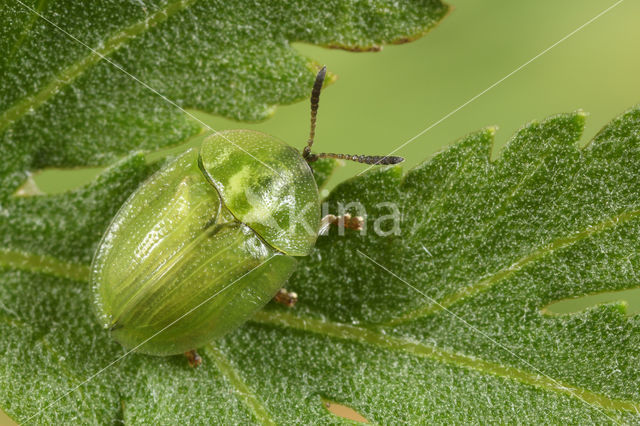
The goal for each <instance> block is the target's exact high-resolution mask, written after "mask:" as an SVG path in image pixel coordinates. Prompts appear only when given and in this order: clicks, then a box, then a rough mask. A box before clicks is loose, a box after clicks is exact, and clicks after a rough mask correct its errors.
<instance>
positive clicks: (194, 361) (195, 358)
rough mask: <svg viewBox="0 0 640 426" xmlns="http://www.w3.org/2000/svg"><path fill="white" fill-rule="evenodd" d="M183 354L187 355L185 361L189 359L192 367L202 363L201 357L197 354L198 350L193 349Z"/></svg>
mask: <svg viewBox="0 0 640 426" xmlns="http://www.w3.org/2000/svg"><path fill="white" fill-rule="evenodd" d="M184 356H186V357H187V361H189V365H190V366H191V367H193V368H196V367H197V366H199V365H200V364H202V358H200V355H198V352H196V350H195V349H192V350H190V351H188V352H185V353H184Z"/></svg>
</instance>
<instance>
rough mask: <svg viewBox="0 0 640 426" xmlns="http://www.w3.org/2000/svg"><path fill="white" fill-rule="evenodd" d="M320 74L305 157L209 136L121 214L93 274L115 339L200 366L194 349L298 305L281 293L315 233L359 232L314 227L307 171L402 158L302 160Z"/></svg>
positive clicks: (353, 221) (278, 147) (316, 215)
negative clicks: (269, 306) (258, 316)
mask: <svg viewBox="0 0 640 426" xmlns="http://www.w3.org/2000/svg"><path fill="white" fill-rule="evenodd" d="M325 72H326V69H325V68H324V67H323V68H322V69H321V70H320V71H319V72H318V75H317V76H316V81H315V83H314V86H313V90H312V94H311V131H310V135H309V140H308V142H307V145H306V146H305V147H304V149H303V151H302V153H300V152H299V151H298V150H296V149H294V148H292V147H290V146H289V145H287V144H285V143H284V142H282V141H280V140H278V139H276V138H274V137H272V136H269V135H266V134H263V133H260V132H255V131H249V130H230V131H224V132H220V133H216V134H214V135H212V136H210V137H208V138H207V139H205V140H204V142H203V143H202V146H201V147H200V149H195V148H192V149H190V150H188V151H186V152H185V153H183V154H182V155H180V156H179V157H177V158H176V159H174V160H173V161H171V162H170V163H168V164H167V165H165V166H164V167H163V168H161V169H160V170H159V171H157V172H156V173H155V174H154V175H152V176H151V177H150V178H149V179H148V180H146V181H145V182H144V183H143V184H142V185H140V187H139V188H138V189H137V190H136V191H135V192H134V193H133V194H132V195H131V196H130V197H129V199H128V200H127V201H126V202H125V203H124V205H123V206H122V207H121V208H120V210H119V211H118V213H117V214H116V216H115V218H114V219H113V221H112V222H111V224H110V226H109V228H108V229H107V231H106V232H105V234H104V236H103V237H102V240H101V242H100V244H99V246H98V249H97V251H96V254H95V257H94V259H93V263H92V265H91V283H92V286H93V289H94V293H95V301H96V307H97V311H98V316H99V318H100V321H101V323H102V325H103V326H104V327H105V328H107V329H109V330H110V332H111V335H112V337H113V338H114V339H115V340H116V341H118V342H119V343H121V344H122V345H123V346H124V347H126V348H127V349H129V350H134V351H137V352H141V353H146V354H151V355H174V354H180V353H185V354H187V356H188V357H189V361H190V363H191V364H192V365H197V364H198V363H199V362H200V361H199V360H200V359H199V357H198V355H197V353H196V352H195V348H198V347H201V346H203V345H205V344H206V343H208V342H210V341H212V340H213V339H215V338H217V337H220V336H222V335H223V334H225V333H227V332H229V331H230V330H233V329H234V328H236V327H238V326H239V325H241V324H242V323H243V322H245V321H246V320H247V319H249V318H250V317H251V316H252V314H254V313H255V312H256V311H257V310H259V309H261V308H262V307H263V306H264V305H265V304H266V303H267V302H269V300H271V299H272V298H274V299H275V300H276V301H277V302H280V303H282V304H285V305H289V306H291V305H293V304H294V303H295V301H296V298H297V295H295V293H288V292H287V291H286V290H284V289H282V286H283V284H284V283H285V282H286V281H287V279H288V278H289V276H290V275H291V273H292V272H293V270H294V268H295V264H296V260H295V257H298V256H306V255H308V254H309V253H310V251H311V249H312V248H313V246H314V245H315V241H316V238H317V236H318V233H319V231H320V228H321V226H323V224H325V225H328V224H337V223H338V222H340V223H341V224H343V225H342V226H346V227H352V228H356V229H357V228H358V226H359V225H360V224H361V223H360V220H361V219H359V218H350V217H346V218H337V217H336V216H332V215H329V216H327V217H326V218H324V219H321V218H320V197H319V194H318V188H317V186H316V183H315V180H314V177H313V171H312V169H311V167H310V165H309V163H312V162H314V161H316V160H318V159H319V158H324V157H328V158H343V159H348V160H352V161H358V162H361V163H367V164H395V163H399V162H401V161H402V158H400V157H380V156H352V155H343V154H329V153H322V154H314V153H311V147H312V145H313V140H314V134H315V123H316V115H317V110H318V103H319V98H320V91H321V88H322V84H323V82H324V77H325ZM344 219H346V220H344Z"/></svg>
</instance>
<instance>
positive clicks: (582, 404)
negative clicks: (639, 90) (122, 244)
mask: <svg viewBox="0 0 640 426" xmlns="http://www.w3.org/2000/svg"><path fill="white" fill-rule="evenodd" d="M583 121H584V115H583V114H582V113H574V114H565V115H559V116H554V117H551V118H549V119H547V120H544V121H542V122H534V123H531V124H529V125H527V126H525V127H524V128H522V130H520V131H519V132H518V133H517V134H516V135H515V136H514V137H513V139H512V140H511V141H510V143H509V144H508V146H507V147H506V148H505V149H504V150H503V151H502V152H501V153H500V154H499V156H498V158H497V159H495V160H491V159H490V151H491V146H492V145H491V144H492V139H493V130H492V129H487V130H483V131H480V132H477V133H475V134H472V135H469V136H467V137H465V138H463V139H462V140H461V141H459V142H458V143H457V144H455V145H454V146H452V147H451V148H450V149H448V150H447V151H445V152H443V153H441V154H439V155H437V156H436V157H434V158H433V159H431V160H430V161H427V162H425V163H424V164H422V165H420V166H418V167H417V168H415V169H413V170H411V171H409V172H408V173H407V174H406V175H404V176H403V175H402V173H401V170H400V168H399V167H392V168H387V169H381V170H377V171H374V172H371V173H367V174H365V175H363V176H362V177H359V178H355V179H352V180H350V181H347V182H345V183H343V184H341V185H339V186H338V187H337V188H336V189H335V190H334V191H333V192H332V193H331V194H330V196H329V198H328V202H329V204H330V206H331V207H330V208H332V209H335V210H336V211H337V210H339V209H340V205H341V204H342V205H345V204H347V203H350V202H356V201H357V202H359V203H361V205H362V206H364V208H365V209H366V214H367V226H368V229H367V232H366V234H364V233H358V232H355V231H347V232H346V234H345V235H339V233H338V231H337V230H335V229H334V230H332V231H331V232H330V234H329V235H328V236H326V237H321V239H320V240H319V242H318V245H317V247H316V249H315V251H314V252H313V254H312V255H311V256H310V257H308V258H306V259H304V260H302V261H301V262H300V267H299V269H298V270H297V272H296V273H295V275H294V276H293V277H292V279H291V280H290V282H289V283H288V284H287V287H288V288H290V289H292V290H295V291H297V292H298V293H299V294H300V296H301V300H300V302H299V304H298V305H296V307H295V308H293V309H286V308H281V307H278V306H268V307H267V308H266V309H265V310H264V311H262V312H260V313H259V314H258V315H257V316H256V317H255V318H254V319H253V320H251V321H250V322H249V323H247V324H246V325H245V326H243V327H242V328H241V329H239V330H237V331H235V332H233V333H231V334H229V335H228V336H227V337H225V338H223V339H222V340H219V341H216V342H213V343H212V344H211V345H209V346H208V347H205V348H202V349H201V353H202V355H203V358H204V365H203V366H201V367H200V368H197V369H192V368H190V367H188V366H187V363H186V361H185V360H184V359H183V358H181V357H170V358H155V357H149V356H143V355H136V354H132V355H129V356H126V357H124V358H123V359H121V360H119V361H117V362H116V363H114V364H113V365H110V363H111V362H113V361H114V360H117V359H118V358H119V357H120V356H122V355H123V354H124V350H123V349H122V348H121V347H119V346H118V344H116V343H114V342H113V341H111V340H110V339H109V337H108V336H107V334H106V333H105V332H104V331H103V330H101V329H100V328H99V326H98V324H97V321H96V320H95V318H94V314H93V312H92V308H91V290H90V289H89V288H87V283H86V275H87V265H86V262H88V260H89V258H90V256H91V248H92V247H93V244H95V239H96V238H97V237H98V236H99V234H100V232H101V230H102V229H103V228H104V226H105V225H106V221H107V220H108V218H109V217H110V216H111V214H112V213H113V212H115V211H116V210H117V208H118V207H119V205H120V203H121V202H122V201H123V199H124V197H125V196H126V194H127V193H128V192H130V191H131V190H132V189H133V188H134V187H135V185H136V184H137V183H138V182H140V181H141V180H142V179H143V178H144V177H145V176H147V175H148V174H149V173H150V172H151V169H152V168H153V167H151V166H149V165H147V164H146V163H145V161H144V159H143V157H142V156H141V155H134V156H132V157H129V158H127V159H125V160H123V161H122V162H120V163H118V164H116V165H115V166H113V167H112V168H110V169H109V170H107V171H106V172H105V173H104V174H103V175H101V176H100V178H99V179H98V180H97V181H96V182H95V183H93V184H92V185H90V186H88V187H85V188H82V189H80V190H77V191H74V192H70V193H67V194H62V195H56V196H36V197H26V198H20V199H15V200H13V203H14V204H13V205H12V214H11V216H10V217H15V218H16V219H15V220H14V221H13V222H3V225H2V230H1V233H2V235H3V240H4V241H3V243H4V247H5V248H7V249H6V250H5V251H4V252H3V253H2V256H1V258H0V260H1V262H2V264H3V265H4V266H3V271H2V281H1V283H2V285H1V286H0V314H1V315H0V329H1V334H0V336H2V338H1V344H2V347H3V350H4V356H3V357H2V361H1V364H0V372H1V374H0V381H1V386H0V388H1V389H2V394H1V402H2V406H3V408H4V409H5V410H6V411H7V412H8V413H10V414H11V415H13V416H15V417H16V418H17V419H22V420H24V419H27V418H29V416H30V415H34V414H36V413H37V416H36V417H35V418H34V419H33V420H37V421H39V422H44V423H49V422H61V421H80V420H81V421H83V422H110V421H115V420H118V419H121V420H124V421H125V422H154V421H161V422H164V423H173V422H184V421H191V422H196V423H197V422H202V421H205V420H204V419H215V420H216V421H221V422H225V423H229V422H232V423H237V422H257V423H271V422H277V423H289V422H304V423H308V422H322V423H324V422H335V423H339V422H341V421H342V419H340V418H338V417H335V416H334V415H333V414H331V413H330V412H329V411H327V410H326V408H325V405H324V404H325V402H326V401H333V402H337V403H340V404H343V405H346V406H348V407H351V408H353V409H354V410H356V411H357V412H358V413H360V414H361V415H363V416H364V417H365V418H366V419H368V420H369V421H373V422H381V423H386V422H425V421H426V422H481V421H483V420H486V419H493V420H495V421H499V422H505V423H521V422H531V423H534V422H539V421H544V420H546V421H550V422H553V423H555V422H568V423H584V422H602V423H617V422H632V423H635V422H638V421H639V420H640V417H639V416H638V410H639V409H640V394H639V393H640V392H639V389H640V374H639V372H640V369H639V367H638V365H639V361H640V321H639V318H638V316H637V315H635V316H631V317H629V316H625V306H624V305H623V304H606V305H601V306H597V307H594V308H590V309H588V310H585V311H583V312H579V313H574V314H569V315H562V316H560V315H549V314H547V313H546V312H545V311H544V307H545V306H546V305H548V304H549V303H550V302H552V301H555V300H558V299H563V298H568V297H578V296H582V295H585V294H590V293H595V292H601V291H611V290H621V289H626V288H632V287H636V286H637V285H638V277H637V275H636V270H637V269H638V267H640V265H639V263H640V258H639V256H638V243H637V241H638V239H639V238H640V183H639V182H640V179H639V177H640V176H639V172H638V165H640V108H634V109H631V110H629V111H627V112H625V113H624V114H623V115H622V116H620V117H618V118H616V119H615V120H613V121H612V122H611V123H610V124H609V125H608V126H607V127H606V128H605V129H603V130H602V131H601V132H600V133H599V134H598V135H597V136H596V137H595V139H594V140H593V141H591V142H590V143H589V144H588V145H587V146H586V147H584V148H579V147H578V145H577V140H578V139H579V137H580V134H581V131H582V127H583ZM323 169H326V167H324V166H323ZM381 202H390V203H395V205H396V206H397V208H398V211H399V212H400V214H401V221H400V222H399V233H397V234H392V235H387V236H381V235H378V234H377V233H376V232H375V229H374V228H375V227H376V225H375V223H376V222H378V224H379V229H380V230H381V231H385V232H388V231H391V230H392V228H390V224H391V221H389V220H388V219H387V218H385V217H386V216H387V215H389V214H390V213H389V212H390V210H391V208H390V207H389V206H388V205H381V204H380V203H381ZM45 212H46V214H45ZM353 213H357V211H353ZM380 222H381V223H380ZM31 229H37V230H38V232H32V231H31ZM78 259H83V260H84V261H83V262H78ZM109 365H110V366H109ZM106 366H109V367H108V368H107V369H106V370H104V371H102V372H100V370H101V369H102V368H104V367H106ZM98 372H100V373H99V374H98V375H97V376H95V377H94V375H95V374H96V373H98ZM88 378H92V379H91V380H89V381H88V382H86V383H84V382H85V380H86V379H88ZM81 383H84V384H82V385H81V386H80V387H79V388H77V389H76V390H74V391H73V392H71V393H69V394H66V395H65V392H66V391H67V390H69V389H74V388H76V387H77V386H78V385H80V384H81ZM62 395H65V396H64V397H63V398H62V399H60V400H58V401H57V402H56V403H55V404H54V405H52V406H48V404H50V403H51V402H53V401H55V400H56V398H58V397H60V396H62ZM39 410H42V411H39Z"/></svg>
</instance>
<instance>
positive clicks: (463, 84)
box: [35, 0, 640, 313]
mask: <svg viewBox="0 0 640 426" xmlns="http://www.w3.org/2000/svg"><path fill="white" fill-rule="evenodd" d="M615 3H616V2H615V1H612V0H572V1H562V2H559V1H557V0H555V1H553V0H538V1H527V2H525V1H507V0H484V1H482V2H480V1H472V0H456V1H455V2H454V3H453V6H454V10H453V11H452V13H451V14H450V15H449V16H448V17H447V18H445V19H444V21H443V22H442V23H441V24H440V26H439V27H437V28H436V29H434V30H433V31H432V32H431V33H430V34H428V35H427V36H425V37H424V38H422V39H420V40H417V41H415V42H412V43H409V44H405V45H399V46H386V47H385V48H384V50H383V51H382V52H379V53H351V52H344V51H338V50H329V49H323V48H320V47H315V46H309V45H302V44H297V45H295V47H296V49H298V50H299V51H300V52H302V53H303V54H304V55H306V56H308V57H310V58H313V59H314V60H316V61H317V62H319V63H322V64H326V65H327V67H328V69H329V70H330V71H331V72H332V73H334V74H337V76H338V80H337V81H336V82H335V83H334V84H333V85H331V86H330V87H329V88H328V89H326V90H325V91H324V92H323V94H322V97H321V102H320V112H319V118H318V130H317V138H316V145H315V148H316V150H318V151H327V152H340V153H343V152H344V153H350V154H387V153H389V152H390V151H391V150H393V149H395V148H396V147H398V146H399V145H401V144H403V143H404V142H406V141H407V140H408V139H410V138H412V137H414V136H415V135H416V134H418V133H420V132H421V131H422V130H424V129H425V128H427V127H429V126H430V125H432V124H433V123H435V122H437V121H438V120H440V119H441V118H443V117H444V116H446V115H447V114H448V113H449V112H451V111H452V110H454V109H456V108H457V107H459V106H460V105H462V104H464V103H465V102H467V101H468V100H470V99H471V98H473V97H474V96H476V95H478V94H479V93H481V92H482V91H484V90H485V89H487V88H488V87H489V86H491V85H492V84H494V83H495V82H497V81H498V80H500V79H501V78H503V77H505V76H506V75H508V74H509V73H511V72H512V71H514V70H515V69H516V68H518V67H519V66H520V65H522V64H524V63H525V62H527V61H529V60H530V59H532V58H533V57H535V56H536V55H538V54H539V53H541V52H542V51H543V50H545V49H546V48H548V47H549V46H551V45H553V44H554V43H556V42H558V41H559V40H561V39H562V38H564V37H565V36H567V35H568V34H569V33H571V32H573V31H574V30H576V29H577V28H578V27H580V26H582V25H583V24H585V23H586V22H587V21H589V20H591V19H592V18H594V17H595V16H596V15H598V14H599V13H600V12H602V11H604V10H605V9H607V8H608V7H610V6H612V5H614V4H615ZM639 22H640V2H638V1H637V0H626V1H623V2H622V3H620V4H619V5H618V6H616V7H615V8H613V9H612V10H611V11H609V12H608V13H606V14H605V15H603V16H601V17H600V18H598V19H597V20H595V21H594V22H592V23H591V24H590V25H588V26H586V27H584V28H583V29H582V30H580V31H579V32H577V33H576V34H574V35H573V36H571V37H570V38H568V39H567V40H565V41H564V42H562V43H560V44H559V45H557V46H556V47H555V48H553V49H552V50H550V51H549V52H547V53H546V54H544V55H543V56H541V57H539V58H538V59H536V60H535V61H533V62H532V63H530V64H528V65H527V66H526V67H524V68H523V69H522V70H520V71H519V72H517V73H515V74H514V75H512V76H510V77H509V78H507V79H506V80H505V81H503V82H502V83H500V84H499V85H497V86H496V87H494V88H493V89H491V90H490V91H488V92H487V93H485V94H484V95H482V96H481V97H479V98H478V99H476V100H475V101H473V102H472V103H470V104H469V105H467V106H466V107H464V108H463V109H461V110H460V111H458V112H456V113H455V114H453V115H452V116H451V117H449V118H447V119H446V120H444V121H443V122H441V123H440V124H438V125H437V126H435V127H434V128H432V129H431V130H430V131H428V132H426V133H425V134H424V135H422V136H420V137H419V138H417V139H415V140H414V141H413V142H412V143H410V144H409V145H407V146H406V147H405V148H403V149H402V150H400V151H399V152H398V153H397V154H398V155H402V156H404V157H405V158H406V159H407V161H406V167H411V166H414V165H416V164H417V163H419V162H421V161H423V160H425V159H427V158H429V157H430V156H432V155H433V154H434V153H435V152H437V151H439V150H441V149H443V148H444V147H446V146H447V145H450V144H451V143H453V142H455V141H456V140H457V139H459V138H460V137H462V136H463V135H465V134H466V133H469V132H471V131H474V130H477V129H479V128H481V127H484V126H488V125H497V126H499V128H500V130H499V132H498V134H497V141H496V142H497V143H496V147H495V151H494V156H495V155H499V150H500V148H501V147H502V146H504V144H505V143H506V142H507V141H508V139H509V138H510V137H511V135H512V134H513V133H514V132H515V131H516V130H517V129H518V128H519V127H521V126H522V125H523V124H525V123H526V122H528V121H531V120H534V119H542V118H544V117H546V116H548V115H551V114H555V113H558V112H568V111H574V110H576V109H583V110H585V111H586V112H588V113H590V117H589V118H588V121H587V127H586V131H585V135H584V138H583V141H582V142H583V143H586V141H588V140H589V139H590V138H591V137H592V136H593V135H594V134H595V133H596V132H597V131H598V130H599V129H600V128H601V127H602V126H603V125H604V124H606V123H607V122H608V121H609V120H611V119H612V118H613V117H615V116H617V115H618V114H620V113H621V112H623V111H624V110H625V109H627V108H629V107H631V106H632V105H634V104H636V103H638V102H640V80H639V76H640V25H638V23H639ZM158 102H161V100H158ZM195 114H196V115H197V116H198V117H199V118H200V119H202V120H204V121H205V122H207V123H208V124H209V125H210V126H211V127H213V128H214V129H216V130H222V129H229V128H251V129H258V130H262V131H264V132H267V133H270V134H273V135H275V136H278V137H280V138H281V139H283V140H285V141H287V142H289V143H290V144H293V145H296V146H299V147H300V148H302V146H303V145H304V143H305V140H306V137H307V134H308V123H309V106H308V101H305V102H300V103H298V104H295V105H289V106H281V107H279V108H277V110H276V112H275V114H274V116H273V117H272V118H270V119H269V120H267V121H265V122H262V123H252V124H247V123H239V122H234V121H230V120H225V119H222V118H219V117H214V116H209V115H207V114H204V113H201V112H195ZM180 149H184V147H182V148H180ZM364 168H365V166H363V165H359V164H346V165H345V167H343V168H342V169H340V170H339V171H338V172H337V173H336V175H335V176H334V178H333V180H332V183H331V184H332V185H335V184H336V183H338V182H340V181H342V180H344V179H346V178H348V177H350V176H353V175H354V174H356V173H358V172H359V171H361V170H364ZM98 171H99V169H85V170H71V171H61V170H49V171H44V172H41V173H37V174H36V175H35V182H36V184H37V185H38V187H39V188H40V189H41V190H42V191H44V192H47V193H54V192H60V191H64V190H67V189H70V188H73V187H77V186H79V185H82V184H83V183H86V182H87V181H88V180H90V179H92V178H93V177H94V176H95V174H96V173H98ZM619 299H625V300H627V301H628V302H629V304H630V309H629V311H630V313H632V312H639V311H640V291H629V292H622V294H606V295H598V296H590V297H588V298H586V300H582V301H580V302H579V303H578V304H576V303H575V301H574V302H568V303H565V304H561V305H559V306H556V307H555V308H554V311H557V312H567V311H571V310H579V309H582V308H584V306H585V304H593V303H596V302H602V301H610V300H619Z"/></svg>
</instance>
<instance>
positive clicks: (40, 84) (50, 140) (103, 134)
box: [0, 0, 448, 200]
mask: <svg viewBox="0 0 640 426" xmlns="http://www.w3.org/2000/svg"><path fill="white" fill-rule="evenodd" d="M447 10H448V7H447V6H446V5H444V4H442V3H441V2H440V1H439V0H410V1H404V2H395V1H391V0H374V1H349V2H346V1H342V0H328V1H312V0H306V1H299V2H295V4H293V3H291V2H286V1H271V0H268V1H267V0H264V1H262V0H259V1H245V0H237V1H224V0H220V1H217V0H202V1H195V0H145V1H130V0H101V1H92V2H91V4H90V5H88V4H85V3H84V2H77V1H55V2H54V1H48V0H9V1H3V3H2V7H1V8H0V52H2V55H0V158H2V162H0V179H1V180H0V200H2V199H6V197H7V196H8V195H9V194H11V193H12V190H13V189H14V188H15V186H16V185H17V184H18V183H20V182H21V181H23V180H24V177H25V173H26V171H28V170H34V169H39V168H43V167H53V166H55V167H69V166H80V165H103V164H108V163H110V162H113V160H114V159H115V158H117V157H120V156H122V155H124V154H126V153H128V152H130V151H131V150H132V149H151V148H153V149H155V148H158V147H161V146H166V145H171V144H176V143H178V142H180V141H183V140H184V139H186V138H188V137H189V136H192V135H194V134H196V133H198V132H200V131H201V127H200V126H199V125H196V124H194V123H193V122H192V121H188V120H187V119H186V116H185V115H184V114H183V113H182V112H181V111H180V109H179V108H178V107H180V108H188V109H199V110H204V111H208V112H211V113H215V114H219V115H223V116H226V117H231V118H235V119H242V120H259V119H262V118H265V117H267V116H269V115H270V114H271V113H272V111H273V108H274V105H275V104H283V103H291V102H293V101H295V100H300V99H302V98H304V97H306V96H308V92H309V88H310V87H311V84H312V80H313V77H314V66H313V63H312V62H311V61H310V60H309V59H307V58H304V57H302V56H301V55H300V54H298V53H297V52H296V51H295V50H294V49H292V47H291V45H290V43H291V42H308V43H314V44H320V45H324V46H331V47H337V48H344V49H349V50H375V49H377V48H379V46H380V45H382V44H384V43H402V42H405V41H409V40H411V39H414V38H417V37H419V36H420V35H422V34H424V33H425V32H426V31H428V30H429V29H430V28H432V27H433V26H434V25H436V24H437V22H439V20H440V19H442V18H443V17H444V15H445V14H446V13H447ZM37 14H40V15H41V17H39V16H38V15H37ZM105 56H106V58H107V60H105V59H103V58H104V57H105ZM122 70H125V71H126V73H125V72H123V71H122ZM141 82H142V83H144V84H142V83H141Z"/></svg>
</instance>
